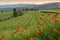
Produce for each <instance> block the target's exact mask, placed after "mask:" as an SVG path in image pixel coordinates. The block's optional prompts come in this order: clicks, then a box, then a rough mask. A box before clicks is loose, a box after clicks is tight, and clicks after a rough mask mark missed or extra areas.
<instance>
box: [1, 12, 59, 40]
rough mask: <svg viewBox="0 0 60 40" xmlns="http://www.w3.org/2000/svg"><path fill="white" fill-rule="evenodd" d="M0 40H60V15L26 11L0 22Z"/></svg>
mask: <svg viewBox="0 0 60 40" xmlns="http://www.w3.org/2000/svg"><path fill="white" fill-rule="evenodd" d="M0 40H60V14H59V13H41V12H40V11H28V12H27V13H26V14H24V15H22V16H20V17H16V18H13V19H10V20H7V21H3V22H0Z"/></svg>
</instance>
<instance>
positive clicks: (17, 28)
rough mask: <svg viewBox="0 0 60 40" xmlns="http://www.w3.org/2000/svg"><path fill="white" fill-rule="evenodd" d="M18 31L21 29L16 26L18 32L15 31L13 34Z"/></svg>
mask: <svg viewBox="0 0 60 40" xmlns="http://www.w3.org/2000/svg"><path fill="white" fill-rule="evenodd" d="M18 31H19V27H18V26H16V30H15V32H13V34H15V33H17V32H18Z"/></svg>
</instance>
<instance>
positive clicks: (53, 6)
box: [0, 2, 60, 11]
mask: <svg viewBox="0 0 60 40" xmlns="http://www.w3.org/2000/svg"><path fill="white" fill-rule="evenodd" d="M13 8H17V9H22V8H23V9H24V8H28V9H30V8H33V9H36V8H37V9H40V10H49V9H50V10H51V9H60V3H57V2H56V3H46V4H40V5H35V4H10V5H0V10H5V11H12V10H13Z"/></svg>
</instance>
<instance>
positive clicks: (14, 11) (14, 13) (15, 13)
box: [13, 8, 17, 17]
mask: <svg viewBox="0 0 60 40" xmlns="http://www.w3.org/2000/svg"><path fill="white" fill-rule="evenodd" d="M13 16H14V17H17V12H16V9H15V8H14V10H13Z"/></svg>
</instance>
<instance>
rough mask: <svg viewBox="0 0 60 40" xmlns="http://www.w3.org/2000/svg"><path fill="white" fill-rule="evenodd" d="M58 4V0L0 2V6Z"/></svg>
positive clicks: (59, 0) (8, 0) (11, 0)
mask: <svg viewBox="0 0 60 40" xmlns="http://www.w3.org/2000/svg"><path fill="white" fill-rule="evenodd" d="M48 2H60V0H0V4H42V3H48Z"/></svg>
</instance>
